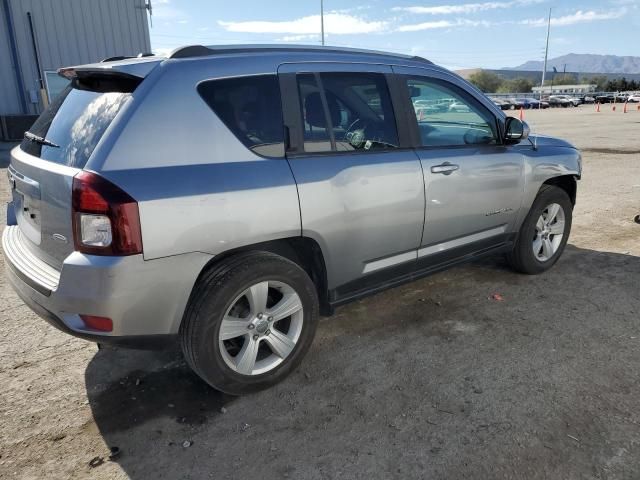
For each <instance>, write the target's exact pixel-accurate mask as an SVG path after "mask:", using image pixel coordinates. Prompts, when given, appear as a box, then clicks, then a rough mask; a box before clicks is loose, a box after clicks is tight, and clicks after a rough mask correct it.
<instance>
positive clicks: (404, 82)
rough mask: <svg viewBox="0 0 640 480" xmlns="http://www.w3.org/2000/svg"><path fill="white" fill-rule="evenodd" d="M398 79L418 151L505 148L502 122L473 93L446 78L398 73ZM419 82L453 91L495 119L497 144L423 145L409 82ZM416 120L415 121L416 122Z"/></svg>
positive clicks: (408, 121) (414, 144) (410, 129)
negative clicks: (441, 86)
mask: <svg viewBox="0 0 640 480" xmlns="http://www.w3.org/2000/svg"><path fill="white" fill-rule="evenodd" d="M395 75H396V76H397V77H398V79H397V80H398V83H399V87H400V88H401V89H402V91H403V93H402V102H403V103H404V105H405V110H406V118H407V123H408V127H409V131H410V132H411V137H412V145H413V148H415V149H416V150H444V149H447V150H450V149H461V148H462V149H468V148H473V149H478V148H496V147H504V146H505V143H504V139H503V135H502V128H501V122H500V121H499V120H498V117H497V116H496V115H495V114H494V113H493V112H492V111H491V110H490V109H489V108H487V107H486V106H485V105H483V104H482V102H480V101H479V100H478V99H477V98H476V97H475V96H474V95H473V94H472V93H471V92H469V91H467V90H466V89H464V88H462V87H461V86H459V85H456V84H455V83H453V82H451V81H449V80H446V79H444V78H440V77H439V76H431V75H425V74H422V75H421V74H409V73H396V74H395ZM412 79H413V80H418V81H424V82H427V83H435V84H440V85H443V86H444V87H446V88H448V89H450V90H453V91H454V92H455V93H457V94H459V95H460V97H462V99H463V100H465V101H467V102H469V103H471V104H472V105H473V106H475V107H476V108H477V109H479V110H482V111H484V112H485V113H486V114H487V115H488V116H489V117H490V118H492V119H493V122H494V128H495V133H496V136H497V138H496V140H497V141H496V143H490V144H486V143H475V144H469V145H467V144H464V145H422V137H421V135H420V129H419V127H418V119H417V118H415V113H414V110H413V105H412V103H411V96H410V95H409V85H408V81H409V80H412ZM414 119H415V120H414Z"/></svg>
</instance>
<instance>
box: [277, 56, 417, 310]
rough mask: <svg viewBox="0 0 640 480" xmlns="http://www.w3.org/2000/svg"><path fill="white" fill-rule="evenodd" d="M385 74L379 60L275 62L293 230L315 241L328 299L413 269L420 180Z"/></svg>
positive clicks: (387, 68) (346, 294)
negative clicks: (295, 208) (291, 181)
mask: <svg viewBox="0 0 640 480" xmlns="http://www.w3.org/2000/svg"><path fill="white" fill-rule="evenodd" d="M390 74H391V68H390V67H388V66H383V65H349V64H332V63H313V64H285V65H282V66H281V67H280V69H279V76H280V82H281V91H282V92H283V110H284V117H285V125H286V128H287V129H288V133H289V145H288V148H287V158H288V161H289V163H290V165H291V169H292V171H293V175H294V177H295V179H296V182H297V185H298V192H299V198H300V210H301V216H302V229H303V234H304V235H305V236H309V237H311V238H314V239H316V240H317V241H318V243H319V244H320V246H321V247H322V249H323V253H324V256H325V261H326V262H327V270H328V272H329V278H328V283H329V288H330V289H331V290H334V298H333V299H332V300H334V301H336V300H340V299H343V298H348V296H349V295H351V294H354V292H358V291H362V290H368V289H370V288H372V287H373V286H375V285H376V284H379V283H380V281H381V280H382V279H384V278H385V277H387V276H391V275H396V274H398V271H399V270H400V271H402V270H403V269H405V270H406V271H407V272H408V271H410V270H412V269H413V268H414V267H415V259H416V255H417V253H416V249H417V248H418V245H419V243H420V236H421V234H422V226H423V220H424V181H423V177H422V169H421V167H420V162H419V160H418V158H417V156H416V154H415V152H414V151H413V150H412V149H411V148H410V145H408V137H407V136H406V133H407V129H406V128H404V126H403V124H402V122H403V121H404V118H405V117H406V116H404V115H402V114H401V113H399V112H398V111H396V110H395V108H394V102H393V101H392V98H393V97H394V96H395V95H397V91H395V90H394V85H393V81H392V78H391V77H390ZM394 267H397V268H394ZM398 269H399V270H398Z"/></svg>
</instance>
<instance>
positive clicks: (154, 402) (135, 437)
mask: <svg viewBox="0 0 640 480" xmlns="http://www.w3.org/2000/svg"><path fill="white" fill-rule="evenodd" d="M610 109H611V107H610V106H608V107H605V108H604V109H603V112H601V113H599V114H598V113H595V112H594V110H593V108H592V107H590V106H583V107H580V108H576V109H566V110H565V109H561V110H552V111H543V112H537V111H535V112H526V114H525V115H526V120H528V121H530V123H531V125H532V127H533V131H534V132H540V133H547V134H551V135H557V136H561V137H565V138H567V139H569V140H571V141H572V142H574V143H575V144H576V145H577V146H579V147H580V148H582V149H583V152H584V177H583V180H582V182H581V183H580V185H579V194H578V205H577V207H576V210H575V220H574V229H573V232H572V235H571V239H570V245H569V246H568V248H567V250H566V253H565V255H564V256H563V258H562V259H561V260H560V262H559V263H558V264H557V266H556V267H555V268H553V269H552V270H551V271H550V272H548V273H546V274H544V275H541V276H536V277H528V276H522V275H517V274H515V273H512V272H511V271H510V270H509V269H508V268H507V267H506V266H505V264H504V262H503V261H502V259H501V258H496V259H491V260H487V261H483V262H481V263H477V264H473V265H469V266H466V267H463V268H456V269H454V270H451V271H449V272H446V273H442V274H438V275H435V276H432V277H429V278H427V279H424V280H422V281H418V282H416V283H413V284H410V285H407V286H404V287H401V288H396V289H393V290H390V291H387V292H385V293H383V294H379V295H377V296H374V297H371V298H369V299H366V300H363V301H360V302H357V303H355V304H352V305H349V306H346V307H343V308H341V309H339V310H338V313H337V315H336V316H334V317H332V318H327V319H323V320H322V322H321V324H320V328H319V331H318V336H317V338H316V341H315V343H314V345H313V347H312V350H311V352H310V354H309V355H308V357H307V358H306V360H305V361H304V362H303V364H302V367H301V368H300V369H299V370H298V371H297V372H296V373H295V374H294V375H293V376H292V377H291V378H289V379H288V380H287V381H285V382H284V383H282V384H280V385H278V386H276V387H275V388H273V389H271V390H269V391H266V392H263V393H260V394H256V395H252V396H247V397H243V398H232V397H228V396H224V395H221V394H219V393H217V392H215V391H213V390H211V389H209V388H207V387H206V386H205V385H204V384H203V383H202V382H201V381H199V380H198V379H197V378H196V377H195V376H194V375H193V374H191V373H190V372H189V371H188V370H187V368H186V367H185V365H184V363H183V362H182V360H181V357H180V354H179V353H177V352H165V353H153V352H135V351H127V350H101V351H98V350H97V348H96V346H95V345H93V344H90V343H86V342H84V341H81V340H77V339H74V338H70V337H68V336H66V335H63V334H62V333H59V332H58V331H56V330H54V329H53V328H52V327H49V326H48V325H47V324H46V323H45V322H44V321H42V320H40V319H39V318H37V317H36V316H35V315H34V314H33V313H31V311H30V310H29V309H28V308H26V307H25V306H24V305H23V304H22V303H21V302H20V300H18V298H17V297H16V295H14V293H13V292H12V291H11V289H10V288H9V286H8V285H7V284H6V281H5V280H4V278H2V279H0V285H1V289H0V292H1V294H0V312H1V313H0V315H1V316H2V318H1V319H0V322H1V325H2V327H1V329H0V385H2V388H1V390H0V455H1V457H0V477H2V478H9V477H11V478H25V479H26V478H29V479H30V478H50V479H54V478H55V479H58V478H74V479H79V478H82V479H85V478H100V479H105V478H107V479H111V478H114V479H115V478H117V479H120V478H131V479H147V478H153V479H155V478H168V479H174V478H175V479H178V478H184V479H200V478H216V479H223V478H224V479H227V478H239V479H249V478H284V477H288V478H296V479H297V478H301V479H302V478H304V479H329V478H366V479H371V478H401V479H407V478H421V479H423V478H424V479H427V478H429V479H432V478H442V479H458V478H469V479H485V478H486V479H489V478H491V479H497V478H514V479H520V478H527V479H534V478H554V479H555V478H558V479H560V478H562V479H583V478H602V479H637V478H640V289H639V287H638V285H639V284H640V225H637V224H635V223H633V221H632V218H633V216H634V215H636V214H638V213H640V136H639V133H640V112H638V111H635V110H634V111H633V112H630V113H628V114H626V115H625V114H623V113H622V112H620V111H619V110H620V109H619V108H618V111H617V112H615V113H614V112H611V111H610ZM4 148H5V150H6V148H7V147H6V145H5V146H4ZM4 153H5V158H6V151H5V152H4ZM0 155H2V153H1V152H0ZM1 166H2V170H4V169H5V168H6V159H5V160H4V163H2V164H1ZM1 174H2V175H0V176H2V178H4V171H3V172H1ZM6 183H7V182H5V181H0V185H1V186H2V191H1V194H0V195H1V196H2V198H3V199H4V198H6V197H7V184H6ZM3 214H4V212H3ZM2 220H3V224H4V219H2ZM494 293H500V294H501V295H502V296H503V297H504V301H502V302H498V301H495V300H490V299H489V297H490V296H491V295H492V294H494ZM184 442H190V443H189V444H187V443H184ZM184 445H189V446H187V447H185V446H184ZM112 446H117V447H119V448H120V451H121V455H120V456H119V457H118V458H116V459H115V460H114V461H109V460H107V455H108V453H109V447H112ZM96 456H97V457H102V458H103V459H105V462H104V463H103V464H102V465H99V466H96V467H95V468H90V466H89V462H90V460H91V459H92V458H94V457H96ZM98 463H99V462H98Z"/></svg>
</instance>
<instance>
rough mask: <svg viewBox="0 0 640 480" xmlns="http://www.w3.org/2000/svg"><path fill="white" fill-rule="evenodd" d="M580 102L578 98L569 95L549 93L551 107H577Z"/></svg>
mask: <svg viewBox="0 0 640 480" xmlns="http://www.w3.org/2000/svg"><path fill="white" fill-rule="evenodd" d="M581 103H582V102H581V101H580V99H578V98H575V97H571V96H570V95H551V96H550V97H549V105H550V106H552V107H577V106H578V105H580V104H581Z"/></svg>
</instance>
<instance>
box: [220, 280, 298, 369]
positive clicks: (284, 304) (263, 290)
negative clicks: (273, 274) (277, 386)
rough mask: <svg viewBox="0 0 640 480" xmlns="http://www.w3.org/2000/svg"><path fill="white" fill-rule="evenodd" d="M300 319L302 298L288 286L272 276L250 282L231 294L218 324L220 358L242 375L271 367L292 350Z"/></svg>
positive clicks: (275, 365)
mask: <svg viewBox="0 0 640 480" xmlns="http://www.w3.org/2000/svg"><path fill="white" fill-rule="evenodd" d="M303 319H304V311H303V308H302V301H301V300H300V296H299V295H298V294H297V293H296V291H295V290H294V289H293V288H292V287H291V286H289V285H287V284H286V283H283V282H278V281H273V280H268V281H262V282H259V283H256V284H254V285H252V286H251V287H249V288H247V289H246V290H245V291H243V292H242V293H241V294H240V295H238V296H237V297H236V298H235V300H234V301H233V302H232V303H231V306H230V307H229V308H228V310H227V312H226V313H225V316H224V318H223V319H222V322H221V324H220V329H219V331H218V342H219V345H220V352H221V353H222V358H223V360H224V362H225V363H226V364H227V366H228V367H229V368H231V369H232V370H233V371H234V372H236V373H239V374H242V375H259V374H262V373H266V372H269V371H270V370H273V369H274V368H276V367H277V366H278V365H279V364H280V363H282V362H283V361H284V360H285V359H286V358H287V357H288V356H289V355H290V354H291V352H293V350H294V348H295V346H296V343H297V341H298V339H299V338H300V333H301V332H302V324H303Z"/></svg>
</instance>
